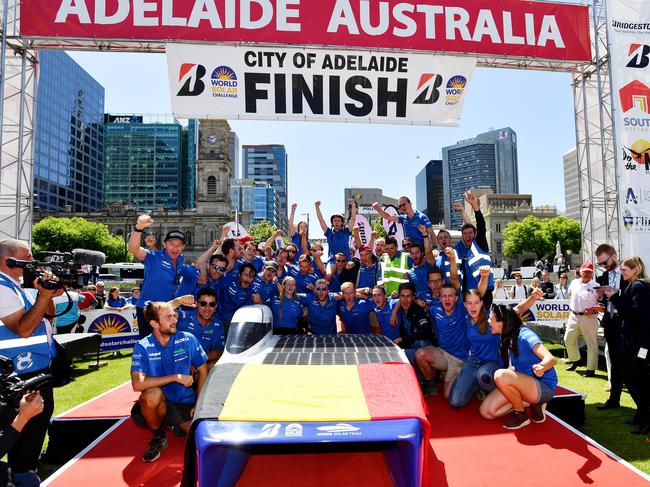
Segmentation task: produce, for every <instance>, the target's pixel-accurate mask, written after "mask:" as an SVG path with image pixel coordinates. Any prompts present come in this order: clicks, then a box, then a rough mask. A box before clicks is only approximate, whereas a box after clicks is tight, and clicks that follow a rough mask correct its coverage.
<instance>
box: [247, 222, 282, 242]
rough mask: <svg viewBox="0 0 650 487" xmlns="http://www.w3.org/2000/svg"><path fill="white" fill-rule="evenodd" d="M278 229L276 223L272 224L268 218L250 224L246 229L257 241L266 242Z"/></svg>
mask: <svg viewBox="0 0 650 487" xmlns="http://www.w3.org/2000/svg"><path fill="white" fill-rule="evenodd" d="M276 230H277V227H276V226H275V225H271V222H270V221H268V220H262V221H261V222H260V223H253V224H252V225H249V226H248V228H247V229H246V231H247V232H248V234H249V235H250V236H251V237H253V241H254V242H255V243H258V244H259V243H260V242H266V241H267V240H268V239H269V238H270V237H271V235H273V233H275V231H276Z"/></svg>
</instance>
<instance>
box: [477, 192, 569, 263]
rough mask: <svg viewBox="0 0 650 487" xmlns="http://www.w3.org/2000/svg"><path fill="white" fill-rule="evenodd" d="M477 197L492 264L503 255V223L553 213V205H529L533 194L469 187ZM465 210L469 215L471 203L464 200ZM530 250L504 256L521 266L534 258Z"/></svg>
mask: <svg viewBox="0 0 650 487" xmlns="http://www.w3.org/2000/svg"><path fill="white" fill-rule="evenodd" d="M471 189H472V193H473V194H475V195H476V196H477V197H478V201H479V205H480V207H481V213H482V214H483V217H484V218H485V228H486V230H487V232H486V237H487V241H488V245H489V246H490V255H491V257H492V263H493V265H494V266H497V267H498V266H500V265H501V261H502V260H503V259H504V258H506V257H505V255H504V253H503V245H504V241H505V235H504V232H505V229H506V225H507V224H508V223H510V222H519V221H521V220H523V219H524V218H526V217H527V216H530V215H533V216H534V217H536V218H539V219H551V218H555V217H556V216H557V208H556V207H555V206H548V205H542V206H533V197H532V196H531V195H529V194H495V193H494V192H493V191H492V190H491V189H475V188H471ZM465 210H466V211H467V213H468V214H469V215H470V216H472V215H473V212H472V209H471V207H470V206H469V205H468V204H467V203H466V204H465ZM535 257H536V256H535V255H534V254H524V255H520V256H519V257H518V258H516V259H510V258H508V261H509V263H510V267H511V268H513V269H514V268H516V267H521V266H522V265H524V264H525V263H526V261H530V260H531V259H533V258H535Z"/></svg>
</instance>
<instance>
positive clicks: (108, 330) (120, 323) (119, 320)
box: [88, 313, 132, 335]
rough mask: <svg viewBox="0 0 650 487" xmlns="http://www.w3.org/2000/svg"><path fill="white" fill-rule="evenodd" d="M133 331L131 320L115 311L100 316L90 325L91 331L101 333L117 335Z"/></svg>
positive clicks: (89, 329) (89, 330)
mask: <svg viewBox="0 0 650 487" xmlns="http://www.w3.org/2000/svg"><path fill="white" fill-rule="evenodd" d="M131 331H132V330H131V324H130V323H129V320H127V319H126V318H125V317H124V316H121V315H118V314H115V313H106V314H103V315H101V316H98V317H97V318H95V320H94V321H93V322H92V323H91V324H90V326H89V327H88V332H89V333H99V334H101V335H116V334H118V333H131Z"/></svg>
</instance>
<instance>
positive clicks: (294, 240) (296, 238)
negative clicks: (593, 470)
mask: <svg viewBox="0 0 650 487" xmlns="http://www.w3.org/2000/svg"><path fill="white" fill-rule="evenodd" d="M291 242H292V243H293V244H294V245H295V246H296V249H298V251H297V252H296V257H295V259H294V260H295V261H296V262H298V259H300V256H301V255H302V244H301V243H300V235H298V232H296V233H294V234H293V236H292V237H291ZM309 249H311V244H310V243H309V239H307V250H309Z"/></svg>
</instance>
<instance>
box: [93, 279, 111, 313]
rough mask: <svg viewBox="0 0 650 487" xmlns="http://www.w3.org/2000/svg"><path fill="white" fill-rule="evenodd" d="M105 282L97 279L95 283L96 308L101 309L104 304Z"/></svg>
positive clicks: (105, 296)
mask: <svg viewBox="0 0 650 487" xmlns="http://www.w3.org/2000/svg"><path fill="white" fill-rule="evenodd" d="M107 297H108V296H107V294H106V284H104V282H103V281H97V282H96V283H95V300H96V301H97V308H96V309H102V308H103V307H104V306H105V305H106V298H107Z"/></svg>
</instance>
